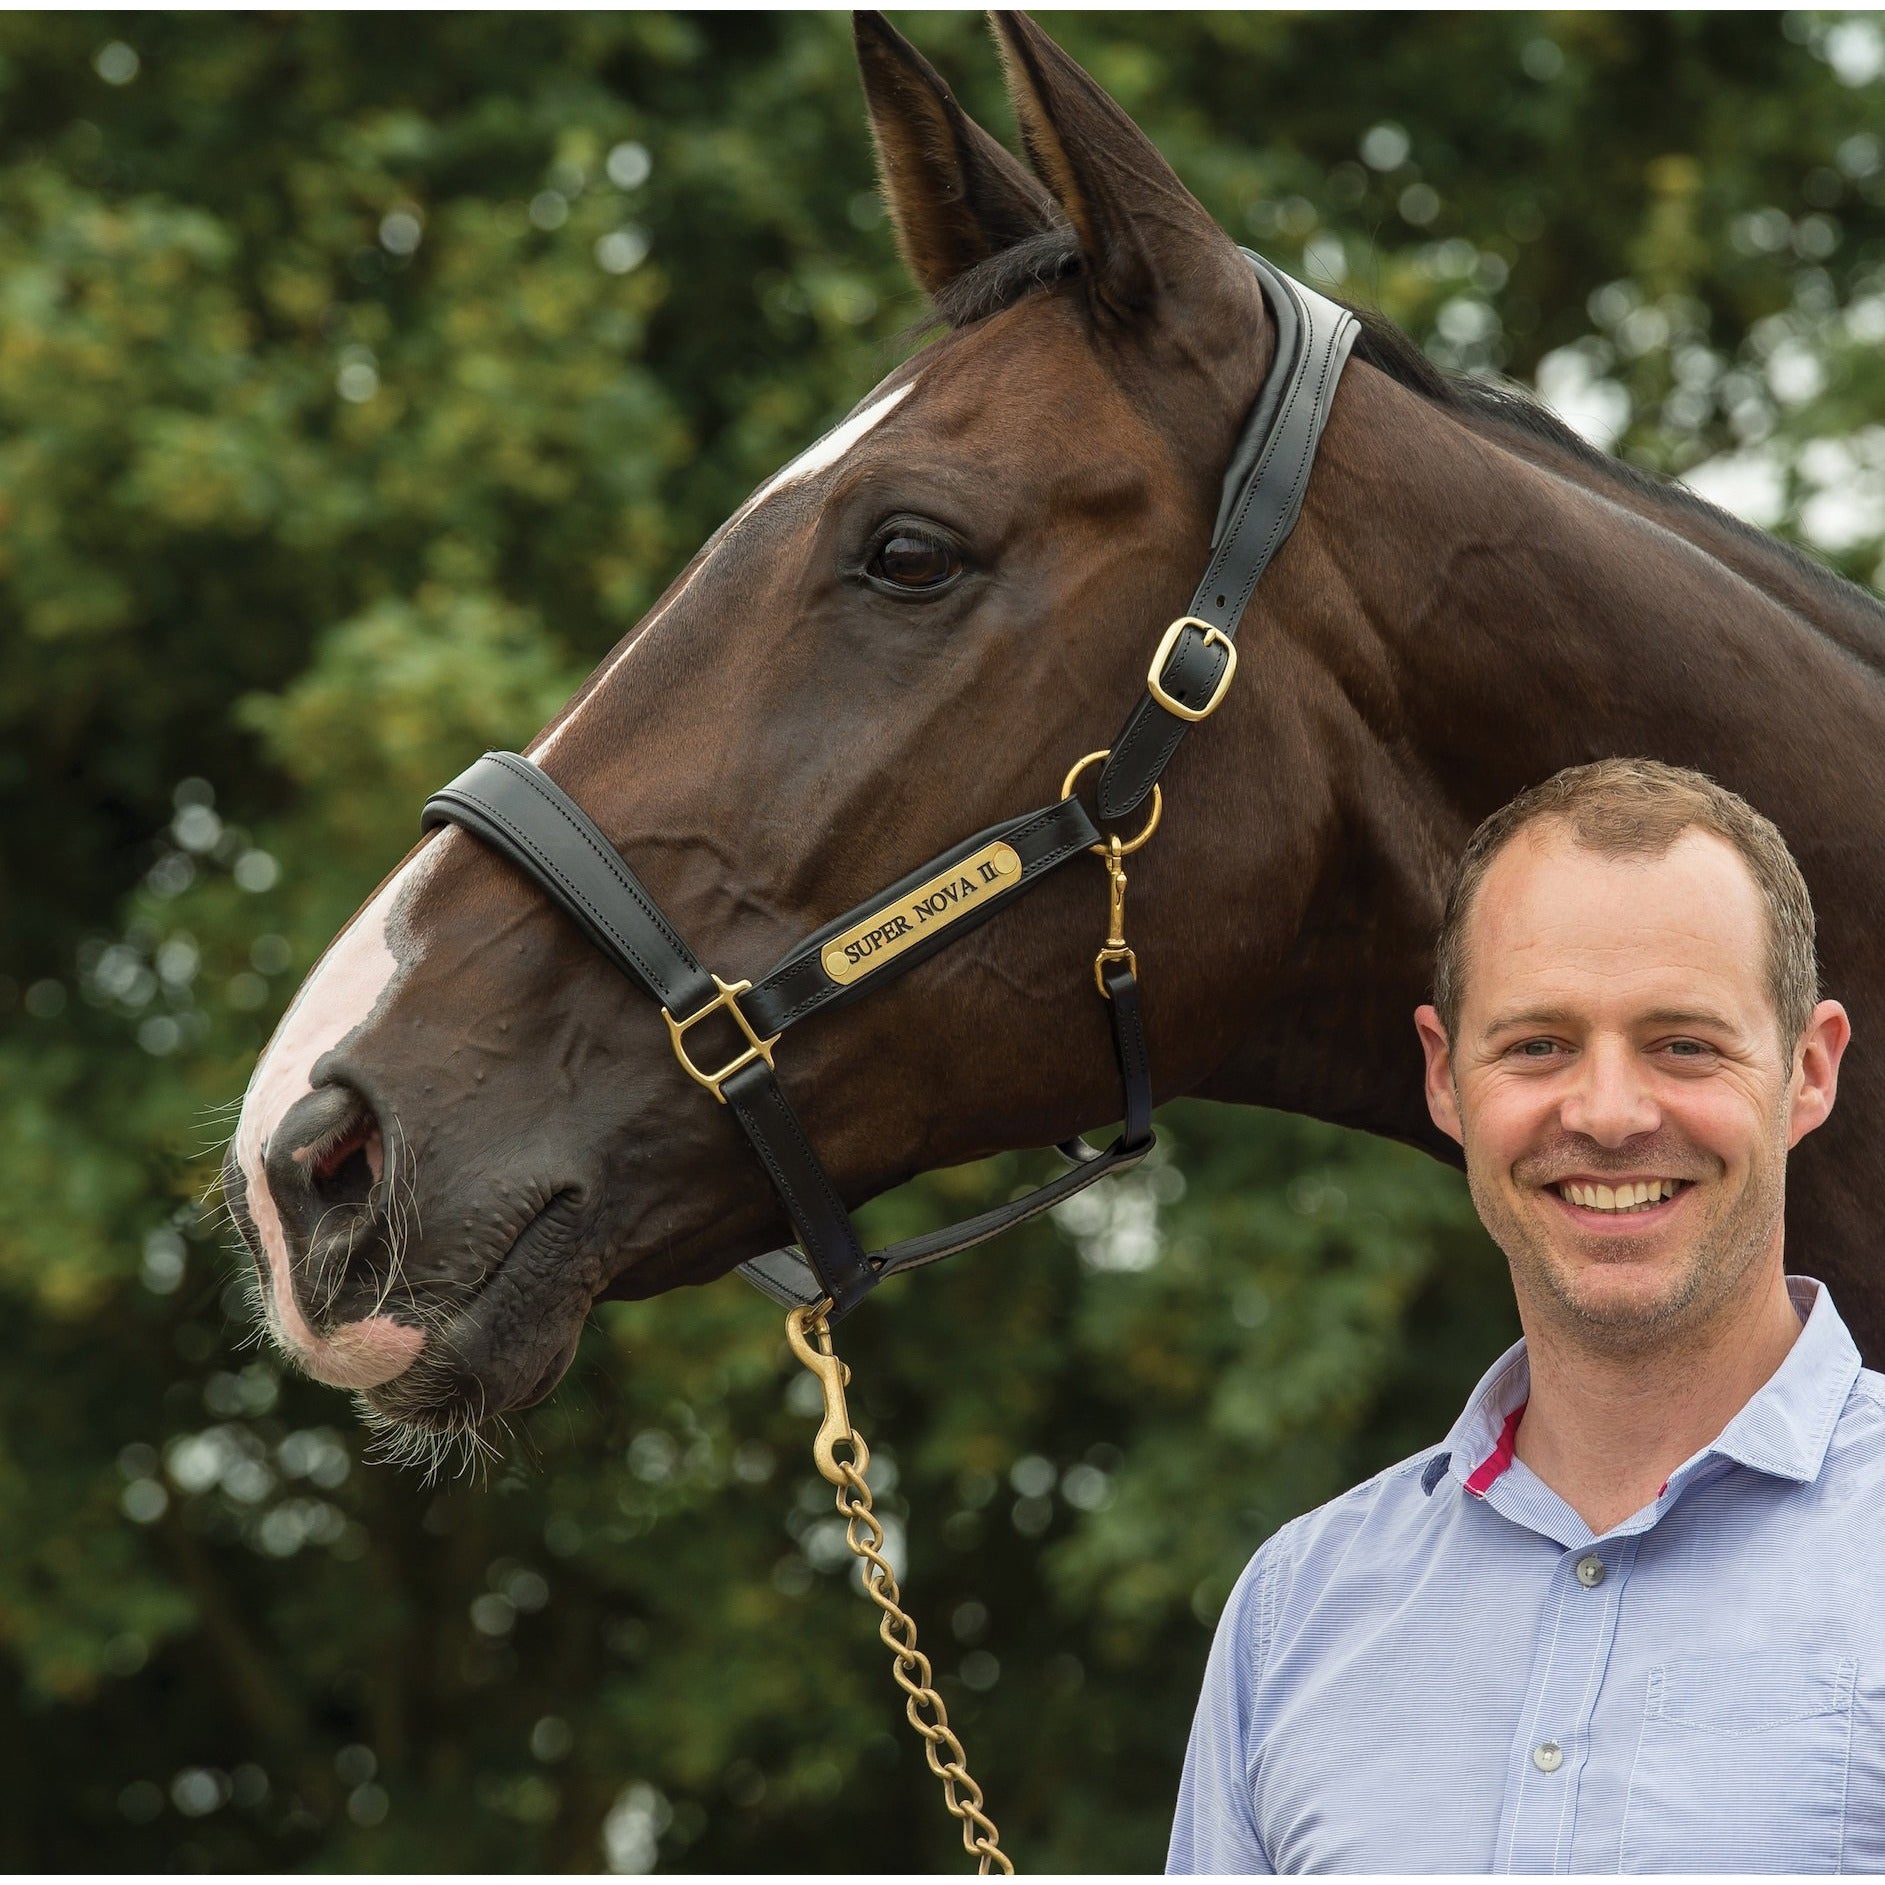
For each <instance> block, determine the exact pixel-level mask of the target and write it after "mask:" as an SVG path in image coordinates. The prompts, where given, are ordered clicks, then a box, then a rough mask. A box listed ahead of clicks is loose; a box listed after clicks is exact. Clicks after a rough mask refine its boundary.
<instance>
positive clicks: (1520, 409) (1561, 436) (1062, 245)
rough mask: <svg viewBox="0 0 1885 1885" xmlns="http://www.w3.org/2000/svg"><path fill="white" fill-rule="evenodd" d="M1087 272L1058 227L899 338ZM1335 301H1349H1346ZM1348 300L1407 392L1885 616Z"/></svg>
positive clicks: (976, 275)
mask: <svg viewBox="0 0 1885 1885" xmlns="http://www.w3.org/2000/svg"><path fill="white" fill-rule="evenodd" d="M1079 269H1080V243H1079V238H1078V237H1077V236H1076V235H1075V234H1074V232H1073V230H1072V229H1071V228H1070V227H1068V226H1067V225H1065V224H1057V225H1056V226H1055V227H1053V228H1051V229H1046V230H1043V231H1042V232H1041V233H1040V234H1039V235H1035V236H1030V237H1029V238H1028V239H1027V240H1026V241H1025V242H1019V243H1016V244H1015V245H1014V246H1013V247H1012V248H1008V249H1003V250H1001V251H999V252H998V253H997V254H994V255H991V256H988V257H986V258H985V259H983V260H982V261H980V262H977V263H975V264H974V265H973V266H972V267H970V268H968V269H965V270H964V271H963V272H962V273H961V274H960V275H958V276H957V277H956V278H955V280H953V281H951V282H949V283H947V284H946V285H945V286H943V287H942V288H939V289H938V290H936V292H935V293H934V294H933V295H932V296H931V297H930V307H931V313H930V314H929V315H928V316H927V317H925V318H924V319H923V320H922V321H921V322H919V323H918V324H917V327H916V328H915V329H913V330H909V331H908V332H907V333H906V334H905V336H903V337H901V338H903V339H906V340H907V339H909V338H913V337H914V335H915V334H916V333H918V332H927V331H929V330H930V329H931V328H933V327H934V326H935V325H936V323H937V322H938V321H940V322H942V323H943V324H945V325H946V326H948V327H951V328H957V327H967V326H970V325H972V324H973V323H974V322H977V321H981V320H985V319H986V318H987V317H988V316H989V315H991V314H995V313H998V312H999V311H1000V310H1001V309H1003V308H1007V307H1011V306H1013V304H1014V303H1015V302H1017V301H1019V300H1020V299H1021V298H1022V297H1023V296H1024V295H1027V294H1030V293H1032V292H1034V291H1035V290H1037V289H1040V288H1045V287H1047V286H1048V285H1049V284H1051V283H1053V282H1055V281H1058V280H1060V279H1061V278H1062V277H1064V276H1067V275H1072V274H1077V273H1078V272H1079ZM1334 299H1337V300H1341V297H1340V296H1336V297H1334ZM1342 305H1343V306H1344V307H1347V308H1349V310H1350V311H1351V312H1352V313H1353V314H1354V316H1355V318H1356V319H1357V320H1358V321H1360V323H1361V334H1360V337H1359V338H1358V339H1357V341H1356V343H1355V358H1356V359H1357V360H1362V361H1365V362H1366V363H1367V364H1368V365H1369V366H1371V367H1374V368H1376V369H1377V370H1378V371H1379V372H1382V373H1385V374H1386V375H1387V376H1388V378H1389V379H1391V380H1393V381H1394V382H1395V383H1396V384H1397V385H1400V386H1404V387H1406V388H1407V389H1408V391H1409V392H1412V393H1416V394H1418V395H1419V396H1420V397H1421V398H1423V399H1425V400H1427V401H1429V402H1430V403H1431V404H1433V405H1436V406H1441V407H1444V408H1446V409H1447V410H1448V411H1450V412H1453V413H1456V414H1458V415H1459V416H1460V417H1461V418H1462V419H1464V420H1466V421H1468V422H1469V423H1472V422H1478V423H1480V424H1482V425H1492V426H1501V427H1505V428H1508V429H1510V430H1512V431H1516V432H1520V433H1523V434H1525V435H1527V436H1529V437H1531V438H1534V439H1536V440H1538V441H1539V442H1540V443H1541V444H1543V445H1546V446H1548V447H1549V448H1550V449H1551V450H1552V451H1554V452H1558V453H1560V454H1562V455H1564V456H1565V457H1568V458H1570V459H1572V460H1574V461H1575V462H1576V463H1578V464H1580V465H1582V466H1584V467H1585V468H1586V469H1587V470H1589V471H1592V472H1594V473H1596V474H1597V476H1598V477H1599V478H1600V479H1604V480H1608V481H1609V482H1611V483H1612V484H1616V485H1620V486H1622V487H1623V488H1624V489H1625V490H1627V491H1631V492H1634V493H1636V494H1638V495H1640V496H1644V497H1648V498H1650V499H1652V500H1654V501H1655V502H1657V503H1659V504H1662V505H1666V506H1668V507H1669V508H1671V509H1673V510H1677V511H1681V512H1686V513H1687V514H1688V515H1690V516H1693V517H1698V518H1702V519H1705V520H1706V521H1707V522H1708V523H1710V524H1712V525H1714V526H1715V527H1717V528H1725V529H1728V530H1730V531H1732V532H1733V533H1734V534H1735V535H1736V536H1738V537H1740V538H1742V539H1743V540H1745V541H1746V542H1748V543H1750V544H1752V545H1755V546H1757V547H1758V548H1761V549H1764V550H1766V551H1768V552H1770V553H1771V554H1773V555H1775V556H1777V557H1779V558H1780V559H1781V560H1782V561H1783V562H1785V563H1787V564H1789V565H1790V566H1791V567H1792V568H1793V569H1794V570H1795V571H1796V572H1798V573H1799V574H1800V575H1802V576H1804V577H1806V578H1807V579H1808V580H1810V581H1811V582H1813V583H1814V584H1815V586H1817V587H1819V588H1821V589H1823V590H1824V591H1825V592H1826V593H1827V594H1828V595H1829V596H1832V597H1836V598H1837V599H1838V600H1840V601H1842V602H1845V603H1846V604H1847V605H1849V606H1850V605H1852V604H1854V603H1860V604H1864V605H1866V606H1867V607H1868V609H1869V610H1870V612H1871V613H1872V615H1873V617H1874V619H1875V620H1876V619H1877V618H1878V617H1879V616H1880V615H1881V614H1885V609H1881V605H1880V603H1879V600H1878V598H1877V597H1876V596H1874V595H1872V594H1871V593H1870V592H1869V591H1868V590H1866V589H1863V588H1861V587H1860V586H1859V585H1858V584H1857V583H1853V582H1849V581H1848V580H1847V579H1846V578H1845V577H1844V576H1841V575H1840V574H1839V573H1838V571H1836V570H1834V569H1831V568H1829V567H1828V566H1827V565H1826V564H1825V563H1823V562H1822V561H1821V560H1820V559H1819V558H1818V557H1816V556H1815V555H1813V554H1812V552H1811V551H1809V550H1807V549H1805V548H1803V547H1802V546H1801V545H1799V544H1795V543H1790V542H1788V541H1787V540H1786V539H1785V538H1782V537H1776V536H1772V535H1770V534H1769V533H1768V532H1767V531H1765V530H1762V529H1760V528H1758V527H1757V526H1756V525H1754V524H1750V523H1748V522H1747V521H1745V519H1743V518H1739V517H1736V516H1735V515H1734V514H1733V513H1732V512H1731V511H1724V510H1722V509H1721V508H1720V506H1718V505H1715V504H1711V503H1710V502H1709V501H1708V499H1706V498H1705V497H1702V496H1700V495H1699V494H1698V493H1696V492H1694V491H1691V490H1690V489H1689V488H1688V487H1687V486H1686V485H1683V484H1680V483H1678V482H1676V480H1675V479H1673V478H1669V477H1665V476H1663V475H1662V474H1660V473H1658V472H1653V471H1648V470H1645V469H1644V468H1643V467H1641V466H1639V465H1632V464H1629V463H1627V462H1626V461H1625V460H1623V459H1621V458H1613V457H1611V456H1610V454H1609V453H1608V452H1602V451H1599V450H1598V449H1597V448H1596V446H1594V445H1592V444H1591V443H1590V442H1589V441H1588V440H1586V439H1584V438H1582V437H1581V436H1580V435H1579V434H1578V433H1576V432H1574V431H1573V430H1572V429H1571V428H1570V427H1569V426H1568V425H1566V424H1565V423H1564V421H1563V420H1562V419H1560V418H1559V417H1558V416H1557V414H1556V413H1554V412H1552V411H1550V410H1549V409H1548V408H1547V407H1545V406H1544V405H1542V404H1540V402H1539V400H1538V399H1537V397H1536V396H1535V395H1534V394H1533V393H1532V392H1531V391H1530V389H1529V388H1526V387H1523V386H1520V385H1519V384H1517V383H1516V382H1515V381H1512V380H1503V379H1490V378H1482V377H1479V376H1476V375H1471V374H1461V373H1449V372H1446V371H1444V370H1443V369H1442V368H1440V367H1437V366H1435V365H1434V363H1433V362H1432V361H1431V360H1429V359H1428V358H1427V356H1426V355H1425V354H1424V353H1422V352H1421V350H1420V348H1419V346H1418V345H1417V344H1416V343H1415V342H1414V340H1413V339H1412V337H1411V336H1410V335H1408V334H1407V333H1405V332H1404V331H1403V330H1402V329H1401V328H1399V327H1397V326H1396V325H1395V324H1394V323H1393V322H1392V321H1390V320H1389V319H1388V318H1387V316H1386V315H1385V314H1381V313H1379V312H1378V311H1377V310H1375V309H1373V308H1368V307H1356V306H1354V304H1353V303H1351V302H1347V301H1343V302H1342Z"/></svg>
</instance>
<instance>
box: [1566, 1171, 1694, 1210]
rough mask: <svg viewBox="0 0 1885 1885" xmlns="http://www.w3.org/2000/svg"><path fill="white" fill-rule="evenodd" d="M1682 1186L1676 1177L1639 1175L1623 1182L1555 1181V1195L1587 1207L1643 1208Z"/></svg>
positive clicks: (1658, 1202) (1674, 1192)
mask: <svg viewBox="0 0 1885 1885" xmlns="http://www.w3.org/2000/svg"><path fill="white" fill-rule="evenodd" d="M1681 1187H1682V1180H1681V1179H1679V1178H1639V1179H1637V1180H1636V1181H1635V1182H1634V1183H1632V1184H1627V1185H1581V1184H1564V1185H1559V1186H1558V1188H1557V1190H1558V1196H1559V1197H1561V1198H1563V1199H1564V1200H1565V1201H1566V1202H1567V1203H1569V1204H1581V1205H1582V1206H1583V1207H1584V1209H1585V1210H1587V1211H1647V1210H1648V1209H1649V1208H1650V1206H1652V1205H1656V1204H1660V1203H1662V1201H1663V1199H1665V1198H1673V1197H1674V1196H1675V1195H1676V1193H1677V1191H1679V1190H1680V1189H1681Z"/></svg>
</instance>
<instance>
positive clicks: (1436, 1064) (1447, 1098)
mask: <svg viewBox="0 0 1885 1885" xmlns="http://www.w3.org/2000/svg"><path fill="white" fill-rule="evenodd" d="M1414 1031H1415V1032H1416V1033H1417V1034H1418V1035H1419V1036H1420V1051H1421V1052H1422V1053H1423V1054H1425V1055H1426V1057H1427V1111H1428V1114H1429V1115H1430V1116H1431V1117H1432V1120H1433V1123H1434V1124H1435V1125H1436V1126H1438V1127H1439V1128H1440V1130H1441V1131H1442V1132H1444V1133H1445V1134H1446V1136H1447V1137H1448V1138H1449V1139H1452V1140H1454V1141H1456V1142H1457V1143H1458V1144H1460V1145H1464V1144H1465V1143H1466V1133H1465V1128H1464V1127H1463V1126H1462V1125H1461V1124H1460V1102H1459V1092H1458V1089H1457V1088H1456V1087H1455V1086H1454V1084H1453V1048H1452V1045H1451V1043H1450V1042H1449V1041H1448V1040H1447V1037H1446V1029H1445V1028H1444V1027H1443V1026H1441V1023H1440V1011H1439V1010H1438V1009H1437V1008H1435V1007H1434V1005H1433V1004H1432V1003H1431V1002H1422V1003H1421V1005H1420V1006H1419V1007H1418V1008H1416V1009H1415V1010H1414Z"/></svg>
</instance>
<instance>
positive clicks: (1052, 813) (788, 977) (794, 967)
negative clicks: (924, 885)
mask: <svg viewBox="0 0 1885 1885" xmlns="http://www.w3.org/2000/svg"><path fill="white" fill-rule="evenodd" d="M1062 803H1063V804H1064V801H1063V802H1062ZM1061 816H1062V805H1050V806H1049V807H1048V808H1047V809H1046V810H1045V811H1043V812H1038V813H1036V814H1035V815H1034V816H1033V817H1031V818H1030V819H1028V820H1027V822H1026V823H1025V824H1021V825H1016V826H1006V825H998V826H997V827H996V830H997V831H999V832H1001V833H1002V834H1003V841H1006V840H1007V839H1011V838H1012V839H1021V838H1028V837H1032V836H1033V835H1034V833H1035V832H1036V831H1038V830H1040V829H1042V827H1044V826H1047V825H1051V824H1053V823H1054V822H1055V821H1056V820H1057V819H1059V818H1060V817H1061ZM989 842H990V843H994V842H996V840H994V839H990V840H989ZM1085 843H1086V839H1084V838H1082V837H1077V836H1076V837H1073V838H1069V839H1066V840H1064V841H1063V842H1062V843H1061V844H1060V845H1058V846H1057V847H1056V848H1055V849H1053V850H1051V851H1043V852H1042V853H1041V855H1040V856H1039V857H1037V858H1033V859H1031V860H1030V861H1029V862H1027V863H1026V864H1024V865H1022V867H1021V875H1020V876H1019V877H1018V878H1017V879H1016V880H1015V881H1014V882H1013V883H1012V884H1010V885H1009V886H1008V888H1007V889H1005V890H1000V891H997V892H996V893H995V895H994V896H992V897H991V898H989V900H988V902H987V903H986V904H985V905H984V906H983V907H984V908H985V909H995V908H997V907H999V906H1000V905H1002V904H1005V903H1006V902H1007V901H1008V899H1009V898H1010V897H1012V896H1013V895H1014V894H1015V893H1016V892H1017V891H1018V890H1020V889H1021V888H1022V887H1023V886H1024V885H1025V884H1027V883H1028V882H1030V881H1031V880H1032V879H1033V878H1035V877H1038V876H1039V875H1040V874H1041V873H1042V872H1043V871H1045V870H1050V869H1052V868H1053V866H1055V865H1056V864H1059V863H1061V862H1063V861H1064V860H1065V859H1066V858H1069V857H1071V856H1072V855H1073V853H1074V852H1076V851H1078V850H1079V849H1080V848H1081V846H1082V845H1083V844H1085ZM858 920H859V921H860V922H862V921H863V918H861V917H860V918H859V919H858ZM939 933H940V932H939ZM822 954H823V947H822V946H821V947H819V948H816V949H808V950H807V951H806V952H805V954H804V955H802V956H800V957H799V958H798V959H797V960H796V961H794V962H790V963H788V964H787V965H786V966H785V968H783V969H781V970H779V971H778V972H777V973H776V974H774V975H769V976H767V977H766V979H765V980H764V981H763V982H761V983H759V984H758V986H757V987H756V988H755V989H754V990H753V993H754V994H755V995H757V994H760V993H762V992H763V991H765V990H767V989H776V990H777V991H778V992H779V993H780V994H784V993H786V992H787V984H788V983H790V982H791V981H792V980H794V979H795V978H796V977H798V976H800V975H804V974H809V973H810V972H811V971H813V970H814V969H817V970H818V971H819V973H821V974H822V973H823V970H822V969H821V968H820V966H819V957H820V956H821V955H822ZM911 966H912V967H916V966H917V965H916V964H914V963H913V964H911ZM850 986H852V984H850V983H839V982H834V981H832V980H830V978H829V977H827V978H826V980H825V982H824V983H823V985H822V986H814V987H813V988H812V990H811V992H810V993H809V994H806V995H804V996H802V997H800V999H799V1000H798V1001H797V1002H795V1003H794V1004H793V1006H792V1007H790V1008H788V1009H786V1010H785V1011H784V1012H783V1013H781V1015H780V1016H779V1020H778V1024H777V1025H778V1026H780V1027H782V1028H786V1027H790V1026H791V1025H792V1023H793V1022H795V1021H797V1020H799V1019H800V1018H801V1017H802V1016H804V1015H806V1014H809V1013H811V1012H812V1010H813V1009H815V1008H819V1007H822V1006H823V1005H824V1004H825V1003H826V1002H827V1001H830V1000H832V999H833V998H834V997H835V996H836V995H837V994H838V993H839V992H840V991H841V990H842V989H844V988H848V987H850Z"/></svg>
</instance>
